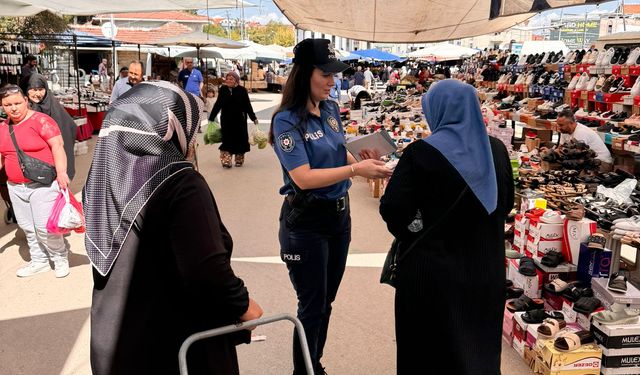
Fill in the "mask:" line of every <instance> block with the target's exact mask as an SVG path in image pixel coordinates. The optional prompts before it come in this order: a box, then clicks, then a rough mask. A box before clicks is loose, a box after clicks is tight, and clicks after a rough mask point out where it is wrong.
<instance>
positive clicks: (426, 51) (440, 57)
mask: <svg viewBox="0 0 640 375" xmlns="http://www.w3.org/2000/svg"><path fill="white" fill-rule="evenodd" d="M477 52H478V50H475V49H473V48H467V47H462V46H458V45H455V44H451V43H438V44H436V45H434V46H431V47H427V48H423V49H419V50H417V51H413V52H410V53H408V54H407V55H406V57H409V58H416V59H433V60H436V61H448V60H458V59H461V58H463V57H468V56H471V55H473V54H475V53H477Z"/></svg>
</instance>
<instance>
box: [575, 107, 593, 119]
mask: <svg viewBox="0 0 640 375" xmlns="http://www.w3.org/2000/svg"><path fill="white" fill-rule="evenodd" d="M573 115H574V116H578V117H587V116H589V112H587V111H585V110H584V109H582V108H580V109H578V110H577V111H576V113H574V114H573Z"/></svg>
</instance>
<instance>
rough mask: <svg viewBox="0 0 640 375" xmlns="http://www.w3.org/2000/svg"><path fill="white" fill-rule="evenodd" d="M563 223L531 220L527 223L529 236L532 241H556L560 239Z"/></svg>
mask: <svg viewBox="0 0 640 375" xmlns="http://www.w3.org/2000/svg"><path fill="white" fill-rule="evenodd" d="M563 229H564V225H563V224H547V223H543V222H541V221H533V220H532V221H531V222H530V224H529V236H531V237H533V239H534V241H536V242H539V241H541V240H543V241H558V240H562V236H563V234H562V232H563Z"/></svg>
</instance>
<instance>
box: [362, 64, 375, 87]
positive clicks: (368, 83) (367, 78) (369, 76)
mask: <svg viewBox="0 0 640 375" xmlns="http://www.w3.org/2000/svg"><path fill="white" fill-rule="evenodd" d="M374 80H375V78H374V77H373V73H372V72H371V68H369V67H367V68H366V69H365V70H364V88H365V89H366V90H367V91H369V90H371V87H372V85H373V81H374Z"/></svg>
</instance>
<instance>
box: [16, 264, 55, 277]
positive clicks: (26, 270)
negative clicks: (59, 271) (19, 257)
mask: <svg viewBox="0 0 640 375" xmlns="http://www.w3.org/2000/svg"><path fill="white" fill-rule="evenodd" d="M48 271H51V266H50V265H49V262H33V261H31V262H29V263H27V264H25V265H24V266H22V267H20V268H18V271H16V275H17V276H18V277H29V276H33V275H37V274H39V273H43V272H48Z"/></svg>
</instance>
